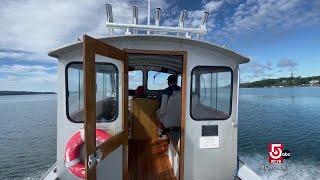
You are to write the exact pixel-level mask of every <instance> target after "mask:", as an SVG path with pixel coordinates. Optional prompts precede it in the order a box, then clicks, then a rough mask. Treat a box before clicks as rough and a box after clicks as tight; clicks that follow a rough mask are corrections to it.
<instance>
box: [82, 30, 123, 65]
mask: <svg viewBox="0 0 320 180" xmlns="http://www.w3.org/2000/svg"><path fill="white" fill-rule="evenodd" d="M83 39H85V40H86V44H87V46H89V47H90V50H91V51H92V52H93V53H94V54H99V55H101V56H106V57H110V58H112V59H117V60H119V61H124V60H125V59H126V57H125V56H126V53H124V51H123V50H121V49H118V48H116V47H114V46H111V45H109V44H106V43H104V42H102V41H100V40H97V39H94V38H92V37H90V36H87V35H84V36H83ZM83 42H84V41H83Z"/></svg>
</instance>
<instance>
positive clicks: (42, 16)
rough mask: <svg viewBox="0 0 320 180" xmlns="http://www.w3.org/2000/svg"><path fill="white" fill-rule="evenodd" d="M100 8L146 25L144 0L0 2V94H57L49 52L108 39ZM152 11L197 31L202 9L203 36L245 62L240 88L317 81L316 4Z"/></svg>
mask: <svg viewBox="0 0 320 180" xmlns="http://www.w3.org/2000/svg"><path fill="white" fill-rule="evenodd" d="M105 3H111V4H112V5H113V15H114V21H115V22H119V23H130V22H131V15H132V13H131V12H132V8H131V6H132V5H137V6H138V7H139V23H140V24H146V20H147V0H144V1H138V0H134V1H130V0H122V1H116V0H114V1H106V0H90V1H88V0H77V1H66V0H47V1H43V0H24V1H22V0H2V1H1V4H0V25H1V26H0V91H1V90H26V91H56V90H57V67H56V66H57V60H56V59H54V58H51V57H48V55H47V54H48V52H49V51H50V50H52V49H55V48H57V47H59V46H63V45H66V44H69V43H72V42H75V41H76V40H77V38H78V37H82V35H83V34H88V35H91V36H93V37H96V38H98V37H103V36H107V35H108V31H107V29H106V28H105V20H106V14H105V7H104V4H105ZM157 7H160V8H162V16H161V21H160V24H161V25H166V26H177V24H178V17H179V13H180V11H181V10H184V9H185V10H187V11H188V12H187V18H186V23H185V26H186V27H198V26H199V23H200V19H201V16H202V13H203V12H204V11H208V12H209V13H210V15H209V19H208V25H207V27H208V30H209V31H208V34H207V35H206V36H204V37H202V38H203V39H204V40H206V41H210V42H213V43H216V44H219V45H223V46H226V47H227V48H229V49H232V50H235V51H236V52H238V53H240V54H243V55H245V56H248V57H250V59H251V62H250V63H248V64H245V65H241V66H240V68H241V82H251V81H255V80H260V79H267V78H278V77H288V76H291V73H293V75H294V76H302V77H306V76H316V75H317V76H319V75H320V59H319V57H320V11H319V9H320V1H319V0H308V1H306V0H258V1H255V0H214V1H209V0H202V1H201V0H199V1H194V0H193V1H191V0H190V1H182V0H176V1H169V0H157V1H155V0H153V1H151V8H152V12H151V15H152V17H151V19H152V21H151V23H154V20H153V19H154V9H155V8H157ZM125 12H128V13H125Z"/></svg>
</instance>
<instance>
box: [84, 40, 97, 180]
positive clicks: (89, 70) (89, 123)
mask: <svg viewBox="0 0 320 180" xmlns="http://www.w3.org/2000/svg"><path fill="white" fill-rule="evenodd" d="M90 42H91V39H89V38H88V36H83V52H84V55H83V72H84V79H83V81H84V82H83V84H84V117H85V119H84V132H85V133H84V137H85V142H84V144H85V152H86V159H85V164H86V179H90V180H91V179H96V167H94V168H92V169H89V167H88V161H89V159H88V158H89V155H90V154H93V153H95V152H96V70H95V53H94V51H93V49H92V45H91V43H90Z"/></svg>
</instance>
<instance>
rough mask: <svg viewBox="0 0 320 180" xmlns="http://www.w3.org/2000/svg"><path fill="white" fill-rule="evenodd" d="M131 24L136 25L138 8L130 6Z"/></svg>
mask: <svg viewBox="0 0 320 180" xmlns="http://www.w3.org/2000/svg"><path fill="white" fill-rule="evenodd" d="M132 24H138V7H137V6H132Z"/></svg>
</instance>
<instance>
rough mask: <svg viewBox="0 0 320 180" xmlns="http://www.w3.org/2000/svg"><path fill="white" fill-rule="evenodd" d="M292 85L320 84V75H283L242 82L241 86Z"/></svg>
mask: <svg viewBox="0 0 320 180" xmlns="http://www.w3.org/2000/svg"><path fill="white" fill-rule="evenodd" d="M291 86H320V76H312V77H300V76H299V77H281V78H277V79H263V80H260V81H254V82H249V83H241V84H240V87H244V88H255V87H291Z"/></svg>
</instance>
